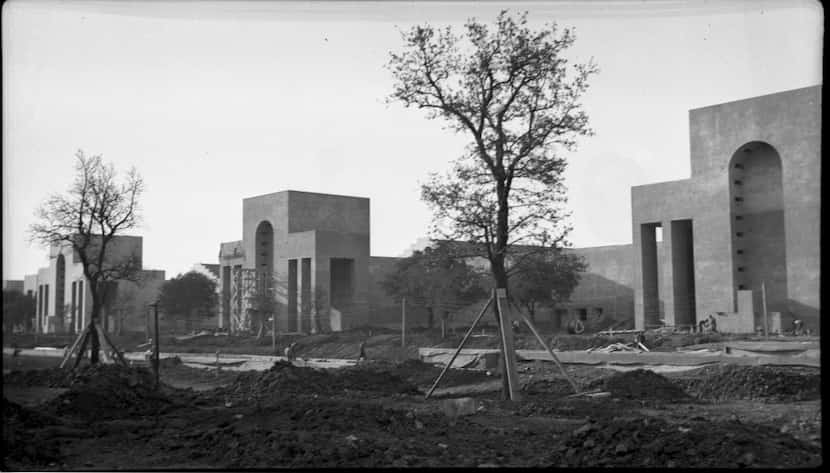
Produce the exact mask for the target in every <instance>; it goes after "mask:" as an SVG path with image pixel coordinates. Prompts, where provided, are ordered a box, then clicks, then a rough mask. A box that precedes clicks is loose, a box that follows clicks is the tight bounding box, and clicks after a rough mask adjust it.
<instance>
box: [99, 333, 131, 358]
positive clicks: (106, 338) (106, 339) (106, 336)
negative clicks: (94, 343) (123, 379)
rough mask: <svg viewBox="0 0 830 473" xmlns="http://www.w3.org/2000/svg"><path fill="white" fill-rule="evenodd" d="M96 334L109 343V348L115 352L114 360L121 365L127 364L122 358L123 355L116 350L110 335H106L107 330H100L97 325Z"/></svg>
mask: <svg viewBox="0 0 830 473" xmlns="http://www.w3.org/2000/svg"><path fill="white" fill-rule="evenodd" d="M98 335H99V336H100V337H101V338H103V339H104V341H105V342H106V343H107V345H109V347H110V349H111V350H112V351H113V352H114V353H115V357H116V360H118V361H119V362H120V363H121V364H122V365H123V366H129V365H128V364H127V360H125V359H124V355H123V354H122V353H121V352H120V351H119V350H118V348H117V347H116V346H115V344H114V343H112V340H110V337H109V336H108V335H107V332H106V331H104V330H101V327H98Z"/></svg>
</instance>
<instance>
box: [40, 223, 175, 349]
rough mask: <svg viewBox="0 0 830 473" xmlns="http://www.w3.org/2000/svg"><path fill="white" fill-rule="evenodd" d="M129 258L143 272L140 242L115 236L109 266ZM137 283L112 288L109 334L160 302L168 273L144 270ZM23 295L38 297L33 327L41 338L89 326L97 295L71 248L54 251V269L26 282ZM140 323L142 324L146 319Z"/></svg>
mask: <svg viewBox="0 0 830 473" xmlns="http://www.w3.org/2000/svg"><path fill="white" fill-rule="evenodd" d="M127 258H135V259H136V260H137V262H138V267H139V268H140V267H141V264H142V263H141V262H142V238H141V237H138V236H116V237H114V239H113V240H112V242H111V243H110V246H109V247H108V254H107V256H106V260H105V263H104V264H105V266H106V265H107V264H115V263H116V262H119V261H123V260H125V259H127ZM108 262H110V263H108ZM135 279H136V280H135V281H115V282H114V284H112V286H111V289H110V290H109V293H108V298H107V300H106V301H105V303H104V306H103V312H102V314H101V315H102V317H103V320H102V322H103V323H104V325H105V326H106V327H107V328H108V329H114V328H116V327H119V322H120V321H121V320H123V318H124V316H125V315H126V312H129V313H134V312H136V311H143V305H146V303H149V302H151V301H152V300H154V298H157V297H158V296H157V293H158V290H159V288H160V286H161V283H163V282H164V271H158V270H143V269H141V270H139V271H138V274H136V276H135ZM24 292H26V293H27V294H28V293H30V292H31V294H32V295H33V296H34V297H35V304H36V308H35V324H34V326H35V328H36V330H37V331H38V332H40V333H55V332H59V333H60V332H70V333H75V332H78V331H80V330H82V329H83V327H84V326H86V324H88V323H89V317H90V315H91V314H92V299H91V297H92V293H91V292H90V290H89V282H88V281H87V279H86V277H85V276H84V271H83V265H82V264H81V261H80V258H79V256H78V254H77V252H76V251H74V250H73V248H72V247H71V245H69V244H64V245H53V246H52V247H51V248H50V249H49V265H48V266H46V267H44V268H40V269H39V270H38V271H37V273H36V274H32V275H27V276H26V277H25V278H24ZM127 294H129V296H127ZM142 313H143V312H142ZM116 317H117V318H118V320H116ZM139 318H140V319H141V324H142V325H143V317H139Z"/></svg>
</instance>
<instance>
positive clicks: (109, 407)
mask: <svg viewBox="0 0 830 473" xmlns="http://www.w3.org/2000/svg"><path fill="white" fill-rule="evenodd" d="M66 387H68V388H69V390H68V391H67V392H65V393H63V394H61V395H60V396H58V397H57V398H55V399H53V400H52V401H50V402H48V403H47V404H46V411H47V412H50V413H53V414H56V415H70V416H78V417H82V418H89V419H93V418H114V417H123V416H127V415H149V414H151V413H155V412H158V410H159V409H161V408H163V407H164V405H165V404H167V400H166V399H165V397H164V396H162V395H161V394H160V393H158V392H157V391H156V390H155V388H154V377H153V375H152V373H151V372H150V371H149V370H147V369H146V368H126V367H123V366H120V365H104V364H97V365H90V366H85V367H83V368H80V369H79V370H77V371H75V372H73V373H72V375H71V378H70V379H69V382H68V386H66Z"/></svg>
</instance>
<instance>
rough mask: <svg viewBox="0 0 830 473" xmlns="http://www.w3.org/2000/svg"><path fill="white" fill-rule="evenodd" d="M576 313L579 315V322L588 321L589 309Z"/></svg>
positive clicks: (579, 310) (578, 310)
mask: <svg viewBox="0 0 830 473" xmlns="http://www.w3.org/2000/svg"><path fill="white" fill-rule="evenodd" d="M576 313H577V314H579V320H582V321H585V320H588V309H577V310H576Z"/></svg>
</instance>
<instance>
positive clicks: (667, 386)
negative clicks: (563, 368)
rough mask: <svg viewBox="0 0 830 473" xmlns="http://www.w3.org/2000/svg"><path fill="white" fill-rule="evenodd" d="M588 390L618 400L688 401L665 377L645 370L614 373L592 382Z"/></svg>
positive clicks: (677, 387)
mask: <svg viewBox="0 0 830 473" xmlns="http://www.w3.org/2000/svg"><path fill="white" fill-rule="evenodd" d="M588 388H589V389H597V388H599V389H602V390H604V391H608V392H610V393H611V395H612V396H613V397H616V398H620V399H638V400H646V399H649V400H664V401H681V400H685V399H689V395H688V394H686V393H685V392H684V391H683V389H682V388H681V387H680V386H678V385H676V384H674V383H673V382H671V381H670V380H669V379H668V378H666V377H665V376H662V375H659V374H657V373H655V372H653V371H650V370H645V369H636V370H633V371H624V372H622V373H615V374H613V375H611V376H609V377H607V378H604V379H599V380H596V381H594V382H593V383H591V384H590V385H589V386H588Z"/></svg>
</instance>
